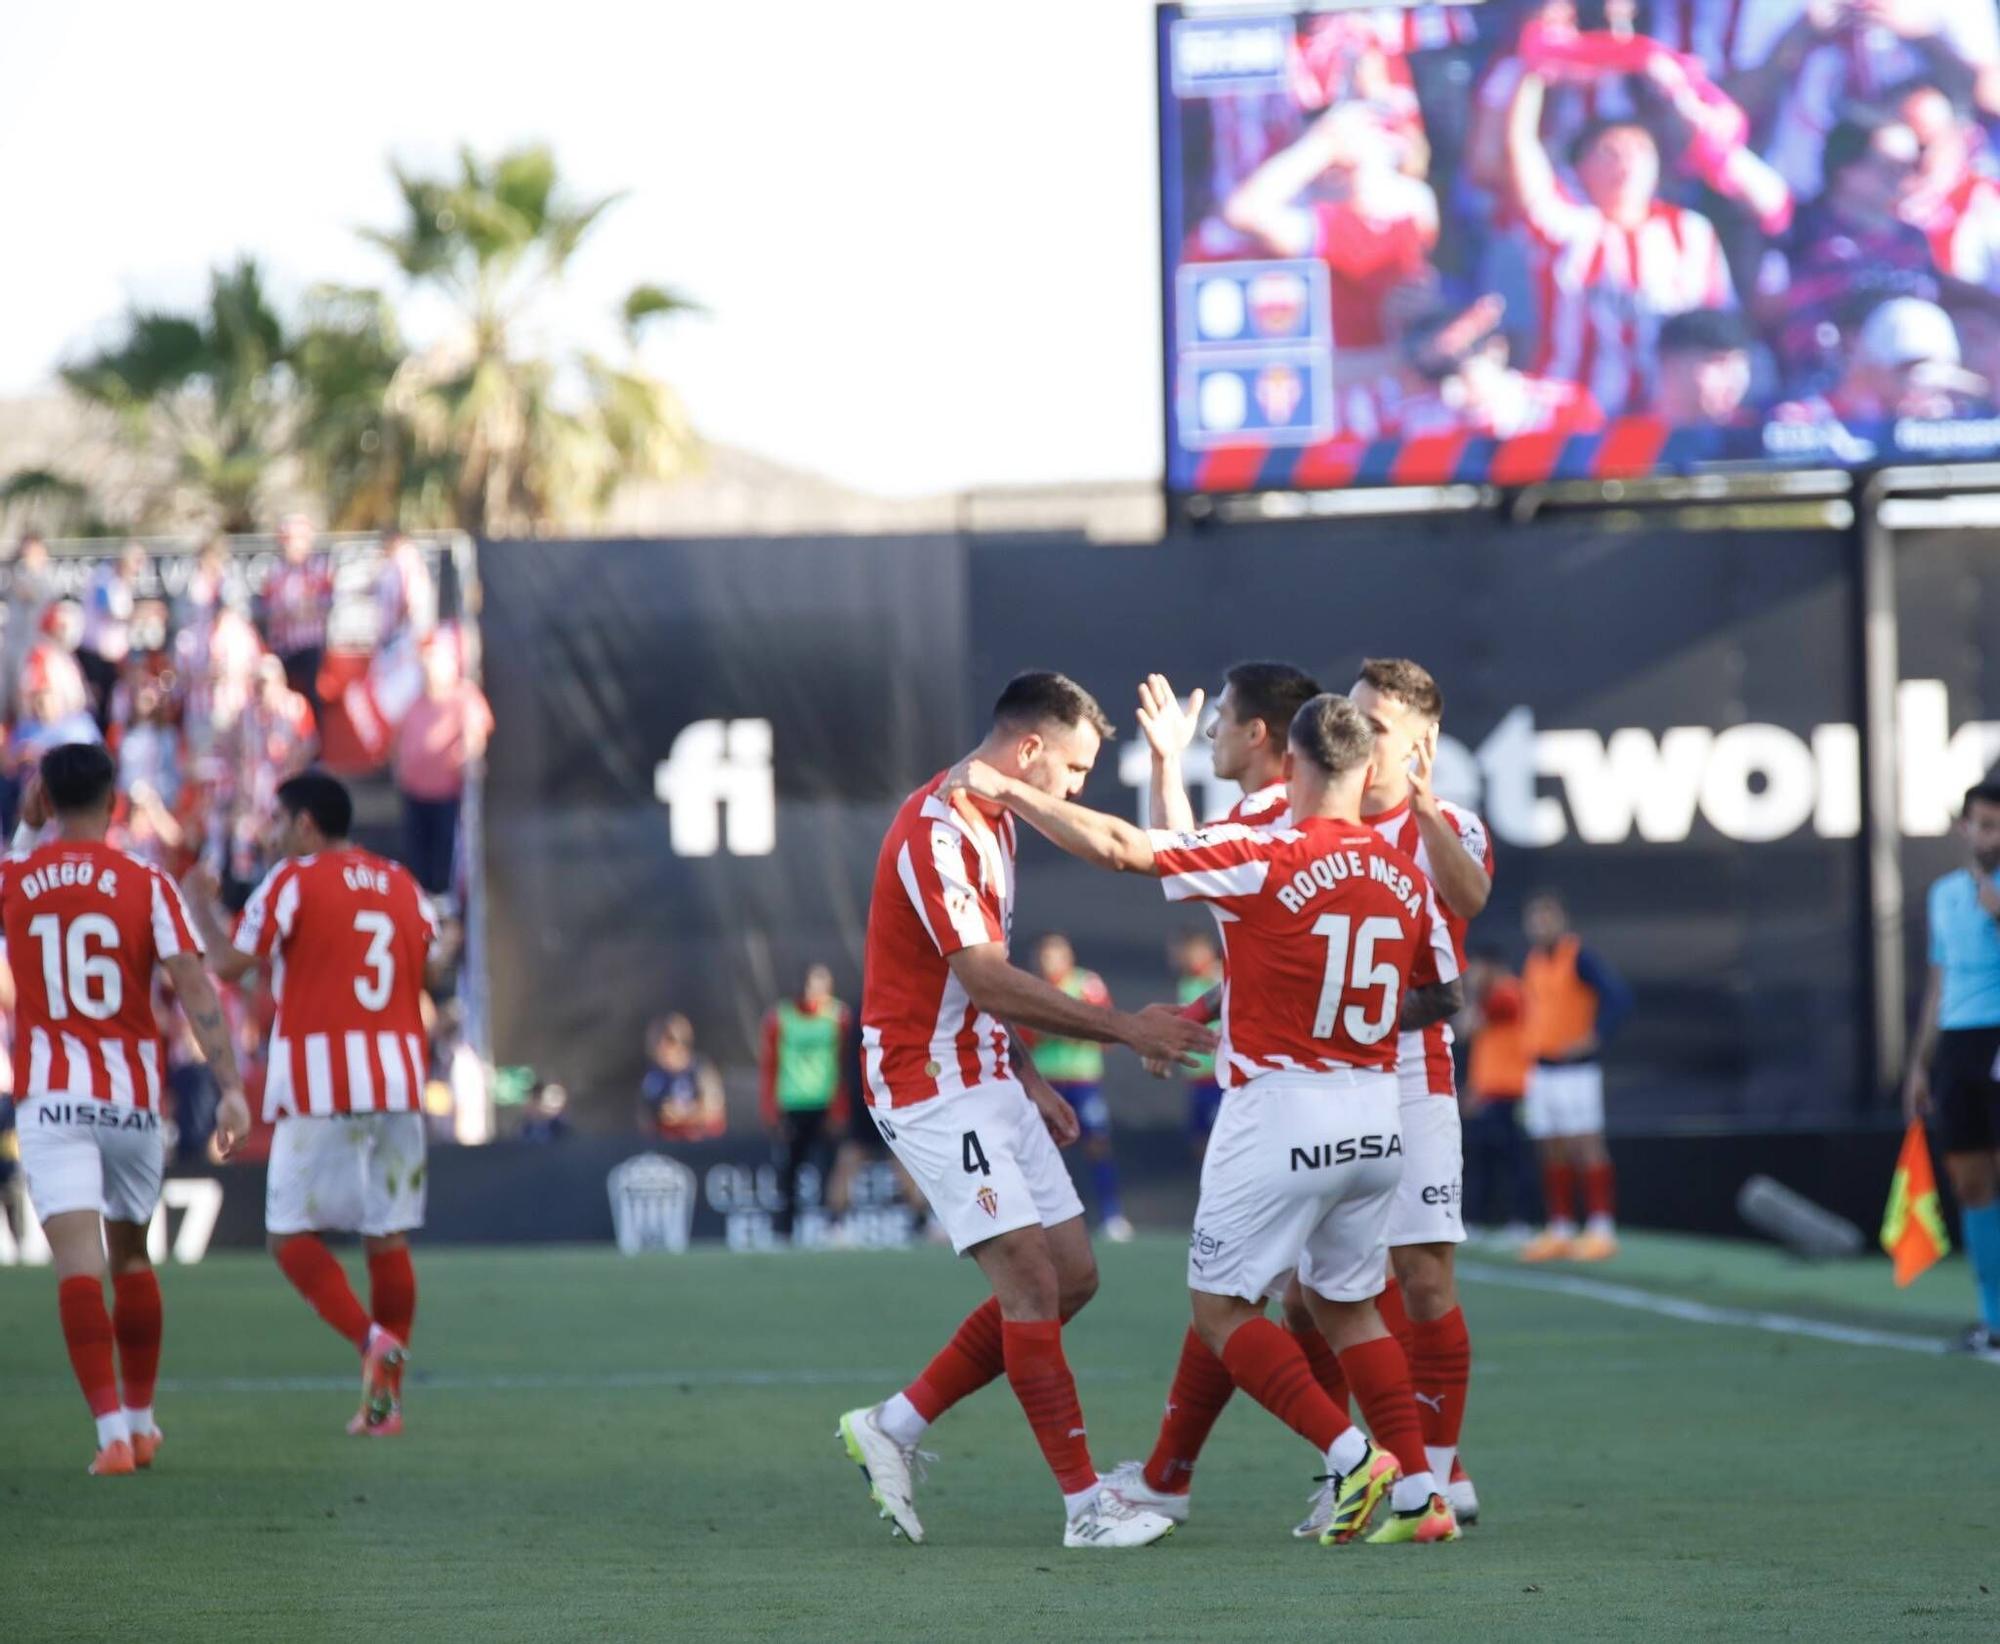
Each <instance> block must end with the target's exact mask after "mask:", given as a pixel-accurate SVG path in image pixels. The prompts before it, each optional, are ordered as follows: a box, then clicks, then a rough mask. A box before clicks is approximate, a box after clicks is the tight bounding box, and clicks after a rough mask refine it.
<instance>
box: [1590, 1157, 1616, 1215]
mask: <svg viewBox="0 0 2000 1644" xmlns="http://www.w3.org/2000/svg"><path fill="white" fill-rule="evenodd" d="M1614 1179H1615V1178H1614V1177H1613V1176H1612V1173H1611V1161H1610V1160H1609V1159H1604V1160H1600V1161H1599V1162H1598V1163H1597V1164H1591V1165H1585V1166H1584V1167H1583V1206H1584V1209H1585V1211H1587V1212H1588V1213H1589V1216H1590V1219H1591V1220H1592V1221H1594V1222H1608V1221H1610V1220H1611V1214H1612V1198H1613V1182H1614Z"/></svg>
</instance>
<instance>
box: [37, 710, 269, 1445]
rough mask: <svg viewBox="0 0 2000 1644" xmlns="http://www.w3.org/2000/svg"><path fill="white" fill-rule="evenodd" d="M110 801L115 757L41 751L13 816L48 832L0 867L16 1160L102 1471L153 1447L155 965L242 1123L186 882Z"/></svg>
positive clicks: (159, 1071)
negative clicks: (12, 1018)
mask: <svg viewBox="0 0 2000 1644" xmlns="http://www.w3.org/2000/svg"><path fill="white" fill-rule="evenodd" d="M117 799H118V768H117V766H116V765H114V764H113V763H112V761H111V756H110V754H108V753H106V752H105V751H104V749H103V748H102V747H100V746H99V745H98V744H96V743H82V742H77V743H69V744H66V745H65V746H63V747H60V748H52V749H50V750H49V752H48V753H47V754H46V755H45V756H44V757H43V759H42V763H41V771H40V777H39V781H38V782H36V783H31V785H30V787H29V791H28V793H27V795H26V796H25V797H24V800H23V803H22V821H23V823H24V825H25V826H26V827H28V828H30V829H35V828H40V827H42V826H44V825H45V824H46V822H47V821H48V819H49V817H50V816H51V815H53V817H54V819H55V824H56V837H55V839H54V840H53V841H52V842H50V843H48V844H45V845H42V846H39V847H37V848H35V849H32V850H28V851H24V852H17V853H15V854H14V855H11V856H9V857H8V858H7V860H6V863H5V865H4V866H0V925H4V928H5V930H6V937H7V953H8V955H9V957H10V960H11V963H12V966H13V970H14V980H15V987H16V1006H15V1008H16V1010H17V1012H18V1018H17V1022H16V1029H17V1031H16V1037H15V1050H16V1055H17V1058H18V1060H17V1064H16V1065H17V1066H22V1067H25V1068H26V1070H27V1071H26V1074H25V1076H24V1077H23V1078H22V1080H21V1084H20V1088H19V1096H20V1101H21V1105H20V1113H19V1121H20V1142H21V1168H22V1171H23V1173H24V1174H25V1175H26V1176H27V1179H28V1194H29V1196H30V1198H31V1199H32V1200H33V1201H34V1206H35V1213H36V1215H38V1216H39V1217H40V1218H41V1220H42V1230H43V1232H44V1233H46V1234H47V1236H48V1241H49V1249H50V1251H51V1252H52V1253H53V1255H54V1258H55V1268H56V1281H57V1284H56V1288H57V1297H58V1300H59V1303H60V1305H61V1309H62V1331H63V1340H64V1341H65V1342H66V1343H67V1344H68V1347H69V1361H70V1366H71V1368H72V1369H74V1370H75V1372H76V1379H77V1384H78V1386H80V1387H81V1388H82V1389H83V1396H84V1398H85V1399H86V1400H87V1401H88V1402H89V1404H90V1413H91V1415H92V1416H93V1417H95V1418H96V1421H97V1459H96V1460H95V1461H93V1462H92V1463H91V1466H90V1470H91V1472H93V1473H95V1474H98V1475H100V1476H104V1475H112V1474H120V1473H130V1472H132V1471H134V1470H135V1469H136V1468H140V1467H150V1466H151V1465H152V1464H153V1458H154V1456H155V1455H156V1454H157V1453H158V1451H159V1447H160V1429H159V1426H158V1424H157V1423H156V1422H155V1421H154V1419H153V1384H154V1380H155V1377H156V1376H157V1374H158V1371H159V1365H160V1334H161V1309H160V1283H159V1280H158V1279H157V1278H156V1277H155V1276H154V1273H153V1265H152V1262H151V1261H150V1259H149V1258H148V1257H147V1255H146V1229H147V1227H148V1225H149V1224H150V1223H151V1222H152V1219H153V1211H154V1209H155V1207H156V1206H157V1205H158V1204H159V1202H160V1177H161V1174H162V1173H163V1171H164V1170H165V1168H166V1154H165V1149H164V1146H163V1144H162V1142H161V1139H160V1097H161V1091H162V1084H161V1081H162V1078H163V1076H164V1072H165V1068H166V1045H165V1044H164V1042H163V1041H162V1039H161V1037H160V1027H159V1022H158V1020H157V1019H156V1018H155V1017H154V1015H153V974H154V971H155V970H156V969H161V970H165V971H166V973H167V981H168V982H169V983H170V984H171V985H172V987H173V990H174V992H175V994H176V995H177V996H178V997H179V999H180V1002H181V1008H182V1009H183V1010H184V1011H185V1012H186V1013H187V1019H188V1025H189V1026H190V1027H191V1028H192V1029H193V1030H194V1035H195V1039H196V1041H197V1042H198V1043H199V1044H200V1046H201V1051H202V1054H203V1055H204V1056H206V1057H207V1058H208V1064H209V1066H210V1067H211V1068H212V1069H214V1072H215V1078H216V1083H217V1084H218V1085H220V1086H221V1088H222V1102H221V1105H220V1106H219V1107H218V1108H217V1110H216V1124H215V1135H216V1141H217V1146H218V1147H219V1148H220V1150H221V1151H222V1152H223V1153H225V1154H226V1153H228V1152H229V1151H230V1150H231V1149H232V1148H234V1147H235V1145H236V1144H237V1143H238V1142H240V1141H241V1140H242V1139H243V1138H244V1137H245V1136H246V1135H248V1134H249V1131H250V1109H249V1107H248V1105H247V1104H246V1103H245V1101H244V1099H243V1082H242V1080H241V1079H240V1078H239V1077H238V1076H237V1072H236V1055H235V1052H234V1050H233V1049H232V1047H231V1045H230V1042H229V1029H228V1027H227V1026H226V1024H225V1023H224V1022H223V1019H222V1007H221V1005H220V1004H219V1003H218V1002H217V1001H216V997H215V987H214V985H213V984H212V983H211V982H210V981H209V978H208V972H207V971H205V970H204V969H203V968H202V963H201V945H200V943H198V942H197V941H196V940H195V936H194V930H193V928H192V926H191V924H190V922H189V919H188V914H187V908H186V906H185V905H184V904H183V902H182V901H181V894H180V892H179V891H178V890H177V889H175V887H174V884H173V881H172V880H170V879H168V878H167V877H166V875H164V874H162V873H161V872H160V871H159V870H158V869H157V868H153V867H149V866H147V865H146V864H145V863H143V862H141V861H139V860H138V859H137V858H136V857H131V856H127V855H126V854H125V853H124V852H123V851H117V850H113V849H112V848H111V847H110V846H109V845H107V844H106V843H105V842H104V841H105V835H106V834H107V833H108V832H109V831H110V828H111V813H112V808H113V806H114V805H115V804H116V803H117ZM107 1254H108V1256H109V1263H110V1272H111V1290H112V1298H113V1303H112V1310H111V1311H110V1312H109V1313H106V1312H105V1310H104V1276H105V1266H106V1257H107ZM114 1348H115V1352H114ZM121 1373H122V1381H123V1386H122V1390H121V1386H120V1381H121Z"/></svg>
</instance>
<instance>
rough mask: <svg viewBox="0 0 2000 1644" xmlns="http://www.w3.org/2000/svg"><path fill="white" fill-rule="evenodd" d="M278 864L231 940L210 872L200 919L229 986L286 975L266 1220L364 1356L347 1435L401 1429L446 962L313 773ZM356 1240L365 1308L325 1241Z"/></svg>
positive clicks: (289, 795)
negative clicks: (428, 1005)
mask: <svg viewBox="0 0 2000 1644" xmlns="http://www.w3.org/2000/svg"><path fill="white" fill-rule="evenodd" d="M278 808H279V811H280V813H281V814H282V816H283V819H284V822H283V834H282V840H281V848H282V852H283V855H284V857H285V860H283V861H281V862H280V863H279V864H278V865H277V866H276V867H275V868H273V869H272V870H271V871H270V873H269V874H267V875H266V876H265V878H264V881H263V883H262V884H260V885H259V886H258V887H257V889H256V890H255V891H254V892H252V893H251V897H250V900H249V902H248V904H247V905H246V906H245V907H244V909H243V917H242V920H241V922H240V923H239V924H238V926H237V929H236V936H235V940H234V941H233V942H232V941H231V940H230V939H229V937H228V935H227V934H226V932H225V931H224V929H223V923H222V918H221V916H220V914H219V913H218V911H217V909H216V905H215V882H214V879H213V877H212V876H211V875H209V874H208V873H207V872H206V870H203V871H202V872H201V873H199V874H197V875H194V876H191V877H190V881H189V884H190V888H192V889H195V890H196V891H197V892H198V894H197V895H196V897H195V916H196V918H197V919H198V920H200V922H201V924H202V926H203V928H204V931H205V933H206V934H207V936H208V939H209V944H210V948H211V950H212V951H213V952H214V954H215V960H214V963H215V969H216V974H217V975H219V976H221V977H222V978H223V979H224V980H225V981H233V980H236V979H237V978H239V977H242V976H244V975H247V974H248V973H249V972H250V971H252V970H255V969H256V968H257V967H258V966H260V965H266V964H268V965H270V966H271V968H272V971H273V991H274V992H275V993H276V995H277V1001H278V1016H277V1021H276V1022H275V1024H274V1025H273V1026H272V1029H271V1046H270V1056H269V1071H268V1072H267V1073H266V1075H265V1082H264V1116H265V1117H266V1118H267V1119H271V1120H275V1121H276V1125H277V1129H276V1132H275V1134H274V1135H273V1137H272V1139H271V1163H270V1173H269V1176H268V1179H267V1182H266V1189H265V1205H264V1225H265V1230H266V1232H267V1234H268V1235H269V1244H270V1248H271V1253H272V1254H273V1255H274V1256H275V1257H276V1258H277V1262H278V1266H279V1268H280V1269H281V1270H282V1271H283V1273H284V1275H285V1277H286V1278H287V1279H289V1280H290V1281H291V1282H292V1285H293V1286H294V1287H295V1288H296V1289H297V1290H298V1292H299V1294H300V1295H302V1296H304V1297H305V1299H306V1300H307V1302H309V1303H310V1304H311V1306H312V1308H313V1311H315V1312H316V1313H318V1314H319V1316H320V1317H321V1318H322V1319H324V1320H325V1321H326V1322H327V1323H328V1324H329V1325H331V1326H332V1327H333V1329H334V1330H335V1331H337V1332H338V1333H339V1334H340V1335H341V1336H343V1337H345V1338H346V1339H347V1340H348V1341H349V1342H351V1343H352V1344H353V1345H354V1348H355V1350H356V1351H357V1352H359V1353H360V1355H361V1407H360V1409H359V1410H358V1411H356V1413H355V1415H354V1418H353V1420H352V1421H350V1422H349V1423H348V1427H347V1430H348V1432H349V1433H352V1434H357V1435H364V1434H365V1435H367V1436H369V1437H373V1438H389V1437H393V1436H395V1435H397V1434H400V1433H401V1432H402V1430H403V1406H402V1387H403V1377H402V1370H403V1364H404V1361H405V1360H406V1359H407V1357H408V1351H409V1340H410V1327H411V1325H412V1323H413V1322H414V1321H415V1318H416V1309H417V1278H416V1271H415V1269H414V1268H413V1267H412V1265H411V1263H410V1248H409V1234H410V1232H411V1231H412V1230H413V1229H415V1228H418V1227H421V1226H422V1225H423V1220H424V1198H425V1170H424V1088H425V1084H426V1082H427V1072H428V1068H429V1060H430V1058H429V1052H428V1049H427V1046H426V1042H425V1030H424V1019H423V993H424V986H425V983H426V981H427V980H437V981H442V980H443V974H442V973H443V971H444V969H445V967H446V966H447V965H448V963H449V958H450V956H449V955H448V954H447V953H445V952H444V951H442V950H441V949H440V948H439V945H438V925H437V919H436V916H435V915H434V914H433V913H432V912H431V908H430V904H429V903H428V902H427V901H426V900H425V899H424V894H423V892H422V891H421V890H420V889H419V888H418V887H417V882H416V880H415V879H413V878H412V877H411V876H410V873H409V870H408V869H406V868H404V867H403V866H402V865H401V864H400V863H396V862H391V861H388V860H386V859H385V858H383V857H379V856H376V855H375V854H374V853H373V852H371V851H365V850H362V849H360V848H359V847H358V846H356V845H354V844H353V843H351V842H350V840H349V838H348V834H349V832H350V830H351V829H352V827H353V825H354V801H353V799H352V797H351V796H350V795H349V794H348V792H347V788H346V786H345V785H344V784H343V783H342V782H340V781H339V779H338V778H336V777H333V776H329V775H328V774H327V773H326V772H324V771H305V772H302V773H301V774H300V775H298V776H295V777H292V778H291V779H290V780H289V781H287V782H285V783H283V784H282V785H281V786H280V787H279V789H278ZM328 1232H340V1233H358V1234H360V1235H361V1243H362V1248H363V1249H364V1250H365V1251H366V1252H367V1256H368V1279H369V1307H368V1309H367V1310H366V1311H364V1310H363V1309H362V1306H361V1303H360V1302H359V1301H358V1300H357V1299H356V1297H355V1294H354V1291H353V1290H352V1289H351V1288H350V1287H349V1285H348V1282H347V1275H346V1274H345V1273H344V1272H342V1270H341V1266H340V1262H339V1261H338V1260H337V1259H336V1258H335V1256H334V1254H333V1252H332V1251H331V1250H329V1249H328V1248H327V1246H326V1243H325V1241H324V1240H323V1239H322V1238H321V1237H320V1235H321V1234H322V1233H328Z"/></svg>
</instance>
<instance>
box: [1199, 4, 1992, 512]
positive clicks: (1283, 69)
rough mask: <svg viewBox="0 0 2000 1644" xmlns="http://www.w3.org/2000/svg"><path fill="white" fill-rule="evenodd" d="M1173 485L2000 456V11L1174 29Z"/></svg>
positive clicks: (1541, 13) (1903, 9)
mask: <svg viewBox="0 0 2000 1644" xmlns="http://www.w3.org/2000/svg"><path fill="white" fill-rule="evenodd" d="M1160 47H1161V56H1160V62H1161V100H1162V101H1161V107H1162V114H1163V119H1162V139H1163V143H1162V150H1163V163H1164V167H1165V174H1164V188H1163V199H1162V224H1163V231H1164V236H1165V251H1166V257H1165V262H1166V275H1167V278H1166V295H1165V303H1166V319H1167V339H1168V340H1167V347H1168V354H1169V369H1168V387H1169V396H1168V398H1169V405H1168V423H1169V436H1168V446H1169V448H1168V454H1167V472H1168V480H1169V485H1170V487H1171V488H1172V489H1174V490H1176V491H1181V492H1188V491H1234V490H1257V489H1272V488H1278V489H1294V488H1295V489H1320V488H1327V487H1336V486H1346V485H1369V484H1378V485H1379V484H1437V483H1444V482H1449V481H1466V482H1477V481H1489V482H1493V483H1502V484H1507V483H1527V482H1531V481H1535V480H1542V479H1550V478H1558V479H1560V478H1574V479H1587V478H1594V477H1595V478H1604V477H1616V476H1627V475H1634V474H1642V473H1647V472H1654V471H1680V472H1685V471H1689V470H1693V469H1698V468H1709V467H1713V466H1715V465H1719V464H1745V463H1748V464H1756V465H1771V464H1787V465H1795V466H1796V465H1805V466H1813V467H1849V466H1858V465H1863V464H1868V463H1873V462H1887V461H1897V462H1907V461H1922V460H1932V459H1940V460H1941V459H1945V458H1961V459H1962V458H1967V457H1985V456H1991V455H1994V454H1996V453H2000V156H1996V151H1995V147H1994V144H1993V141H1992V138H1993V135H1994V134H1995V133H1996V131H2000V7H1996V3H1995V0H1490V3H1488V4H1485V5H1477V6H1444V5H1429V6H1414V7H1395V6H1362V7H1348V8H1343V9H1339V10H1320V11H1313V10H1307V11H1297V12H1278V11H1273V12H1271V13H1269V14H1253V13H1246V12H1244V11H1243V10H1241V9H1234V10H1230V11H1228V12H1204V11H1202V10H1201V9H1198V8H1196V7H1193V6H1188V7H1179V6H1166V7H1163V8H1162V10H1161V18H1160Z"/></svg>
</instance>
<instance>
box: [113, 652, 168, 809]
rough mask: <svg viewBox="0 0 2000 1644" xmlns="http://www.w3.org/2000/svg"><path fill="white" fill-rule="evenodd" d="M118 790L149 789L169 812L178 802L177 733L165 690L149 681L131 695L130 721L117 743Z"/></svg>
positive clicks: (128, 793) (127, 791) (128, 792)
mask: <svg viewBox="0 0 2000 1644" xmlns="http://www.w3.org/2000/svg"><path fill="white" fill-rule="evenodd" d="M118 787H119V789H120V791H121V792H123V793H125V794H127V795H130V794H131V793H132V792H133V791H134V790H135V789H137V788H141V787H143V788H146V789H149V790H150V791H151V792H152V793H153V794H154V795H156V796H157V797H158V798H159V800H160V802H161V803H162V804H163V805H165V806H166V807H167V809H168V810H172V809H173V808H174V807H175V806H176V805H178V804H179V803H180V798H181V746H180V733H179V731H178V730H176V729H175V726H174V722H173V711H172V704H171V703H170V702H169V701H168V700H167V693H166V690H165V689H164V688H163V687H162V686H160V685H157V684H154V683H152V682H150V681H148V682H146V683H144V684H141V685H140V686H139V687H138V689H137V690H135V691H134V692H133V693H132V705H131V719H130V721H129V723H127V724H126V726H125V732H124V735H123V736H121V737H120V738H119V739H118Z"/></svg>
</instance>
